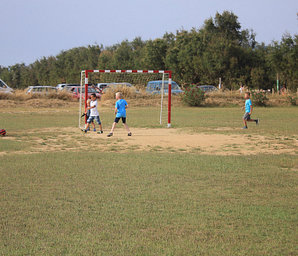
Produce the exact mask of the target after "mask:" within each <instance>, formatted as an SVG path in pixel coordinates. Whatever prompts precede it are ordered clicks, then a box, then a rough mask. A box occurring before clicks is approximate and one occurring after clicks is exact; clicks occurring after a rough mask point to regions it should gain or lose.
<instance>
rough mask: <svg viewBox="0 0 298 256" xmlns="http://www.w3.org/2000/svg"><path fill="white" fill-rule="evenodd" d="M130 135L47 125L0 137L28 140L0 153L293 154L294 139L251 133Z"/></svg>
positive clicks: (161, 131)
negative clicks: (21, 145) (16, 134)
mask: <svg viewBox="0 0 298 256" xmlns="http://www.w3.org/2000/svg"><path fill="white" fill-rule="evenodd" d="M131 132H132V136H131V137H130V136H127V131H126V130H125V129H124V127H122V126H119V127H117V128H116V129H115V131H114V135H113V136H112V137H107V134H108V133H109V131H108V130H104V133H103V134H97V133H96V132H93V131H90V132H87V133H84V132H82V131H80V129H79V128H73V127H69V128H62V129H61V128H60V127H57V128H48V129H41V130H39V131H38V134H36V131H26V133H24V134H18V136H10V135H8V136H5V137H2V138H1V139H2V140H14V141H19V142H21V143H25V144H28V145H29V146H27V147H24V149H23V150H18V151H14V152H0V155H5V154H11V153H13V154H14V153H17V154H26V153H27V154H28V153H39V152H58V151H78V150H96V151H99V152H107V151H108V152H120V153H127V152H130V151H143V152H149V151H151V152H153V151H156V152H167V153H174V152H181V153H182V152H185V153H191V154H212V155H256V154H283V153H287V154H296V153H297V150H298V141H297V139H292V140H284V138H279V139H276V138H272V137H265V136H259V135H257V136H251V135H239V134H235V135H225V134H219V133H213V132H212V133H211V134H209V133H208V134H205V133H193V132H191V131H187V130H181V129H173V128H169V129H167V128H159V129H145V128H144V129H143V128H137V129H136V128H133V129H131Z"/></svg>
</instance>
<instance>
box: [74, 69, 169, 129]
mask: <svg viewBox="0 0 298 256" xmlns="http://www.w3.org/2000/svg"><path fill="white" fill-rule="evenodd" d="M150 81H151V82H152V81H158V82H159V84H160V87H159V88H158V89H157V90H155V91H150V90H148V88H147V84H148V83H149V82H150ZM171 84H172V71H168V70H82V71H81V83H80V86H81V90H80V91H81V92H83V93H82V94H81V96H80V98H79V101H80V109H79V128H81V129H83V128H84V127H85V125H86V119H82V118H81V116H82V114H83V113H85V109H86V107H87V102H86V101H85V100H84V99H86V98H88V90H89V92H90V89H88V88H90V87H94V88H96V89H97V88H99V90H101V89H102V87H104V86H107V88H106V89H103V90H104V92H106V91H107V90H109V89H112V88H114V89H115V88H116V90H117V88H121V87H123V86H125V87H129V88H130V90H131V94H135V95H134V97H135V98H139V99H145V98H146V97H147V98H148V97H152V98H154V100H155V101H156V102H157V103H155V104H154V107H155V108H157V109H158V112H159V115H158V117H157V118H156V123H158V122H159V124H160V125H162V124H166V123H167V127H168V128H170V127H171V93H168V92H171ZM102 95H103V97H102V101H104V98H105V97H104V96H105V94H102ZM144 102H150V101H145V100H144ZM148 104H150V103H148Z"/></svg>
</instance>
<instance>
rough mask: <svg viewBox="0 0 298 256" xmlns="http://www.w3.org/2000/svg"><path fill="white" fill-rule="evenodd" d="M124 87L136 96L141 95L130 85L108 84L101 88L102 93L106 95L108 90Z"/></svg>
mask: <svg viewBox="0 0 298 256" xmlns="http://www.w3.org/2000/svg"><path fill="white" fill-rule="evenodd" d="M124 87H128V88H130V90H131V92H132V93H137V94H141V93H140V92H139V91H138V90H137V89H136V87H134V86H133V85H132V84H130V83H109V84H108V85H107V86H106V87H104V88H103V90H102V93H106V92H108V91H109V90H111V89H112V90H115V89H117V88H124Z"/></svg>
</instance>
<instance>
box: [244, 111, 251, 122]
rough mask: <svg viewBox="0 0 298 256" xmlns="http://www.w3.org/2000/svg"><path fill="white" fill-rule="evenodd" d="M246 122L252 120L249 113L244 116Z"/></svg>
mask: <svg viewBox="0 0 298 256" xmlns="http://www.w3.org/2000/svg"><path fill="white" fill-rule="evenodd" d="M243 119H244V120H250V114H249V113H248V112H245V114H244V116H243Z"/></svg>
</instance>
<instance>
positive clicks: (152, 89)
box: [146, 80, 183, 95]
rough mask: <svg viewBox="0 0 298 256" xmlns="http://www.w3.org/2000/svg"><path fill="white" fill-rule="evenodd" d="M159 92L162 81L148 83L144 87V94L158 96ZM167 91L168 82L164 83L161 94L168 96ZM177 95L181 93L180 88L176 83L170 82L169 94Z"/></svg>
mask: <svg viewBox="0 0 298 256" xmlns="http://www.w3.org/2000/svg"><path fill="white" fill-rule="evenodd" d="M161 90H162V80H157V81H150V82H149V83H148V84H147V87H146V93H148V94H160V93H161ZM168 91H169V82H168V81H164V89H163V92H164V94H168V93H169V92H168ZM179 93H183V91H182V90H181V88H180V86H179V85H178V84H177V83H176V82H174V81H172V83H171V94H175V95H177V94H179Z"/></svg>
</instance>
